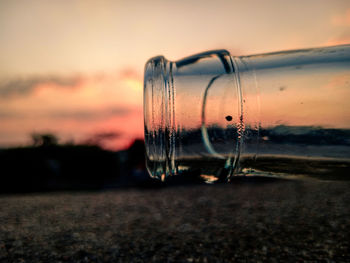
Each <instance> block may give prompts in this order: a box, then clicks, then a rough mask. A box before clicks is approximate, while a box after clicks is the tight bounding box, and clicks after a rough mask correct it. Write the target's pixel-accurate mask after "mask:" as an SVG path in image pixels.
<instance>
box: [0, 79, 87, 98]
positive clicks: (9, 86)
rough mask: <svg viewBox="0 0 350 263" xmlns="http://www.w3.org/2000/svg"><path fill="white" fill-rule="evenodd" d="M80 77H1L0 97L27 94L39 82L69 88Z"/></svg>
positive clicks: (74, 84) (75, 83)
mask: <svg viewBox="0 0 350 263" xmlns="http://www.w3.org/2000/svg"><path fill="white" fill-rule="evenodd" d="M80 79H81V78H80V77H79V76H73V77H63V76H57V75H48V76H31V77H26V78H12V79H2V80H0V97H3V98H9V97H14V96H24V95H28V94H30V93H31V92H33V91H34V90H35V89H36V88H37V87H38V86H39V85H40V84H51V85H55V86H57V87H62V88H71V87H75V86H77V84H78V83H79V81H80Z"/></svg>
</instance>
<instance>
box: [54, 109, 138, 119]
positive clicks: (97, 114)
mask: <svg viewBox="0 0 350 263" xmlns="http://www.w3.org/2000/svg"><path fill="white" fill-rule="evenodd" d="M130 111H131V110H130V109H127V108H122V107H120V108H118V107H116V108H107V109H103V110H90V109H89V110H85V109H84V110H76V111H57V112H51V113H49V114H48V116H49V117H50V118H55V119H74V120H82V121H85V120H86V121H91V120H99V119H104V118H109V117H114V116H122V115H126V114H128V113H130Z"/></svg>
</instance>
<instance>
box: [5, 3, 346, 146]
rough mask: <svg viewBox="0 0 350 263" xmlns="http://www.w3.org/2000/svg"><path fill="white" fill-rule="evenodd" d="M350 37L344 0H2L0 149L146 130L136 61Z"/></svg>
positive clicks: (116, 141)
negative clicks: (36, 138)
mask: <svg viewBox="0 0 350 263" xmlns="http://www.w3.org/2000/svg"><path fill="white" fill-rule="evenodd" d="M349 42H350V2H349V1H346V0H334V1H319V0H310V1H286V0H268V1H264V2H262V1H259V0H252V1H229V0H223V1H206V0H205V1H200V2H198V1H194V0H189V1H175V2H174V1H160V0H159V1H158V0H157V1H141V0H137V1H118V0H116V1H112V0H110V1H108V0H106V1H92V0H84V1H83V0H75V1H60V0H53V1H45V0H27V1H18V0H4V1H1V2H0V50H1V52H0V123H1V124H0V148H1V147H8V146H15V145H26V144H28V143H30V134H31V133H33V132H52V133H55V134H56V135H57V136H58V137H59V138H60V140H61V142H66V141H74V142H77V143H79V142H84V141H85V142H86V141H89V140H90V141H91V140H93V138H94V136H95V137H96V135H98V134H105V133H109V134H115V136H114V137H113V136H111V137H110V139H108V140H105V141H103V142H102V143H101V144H102V145H103V147H105V148H108V149H121V148H125V147H126V146H127V145H128V144H129V143H130V142H131V141H132V140H133V139H135V138H142V137H143V113H142V101H143V99H142V96H143V91H142V89H143V84H142V82H143V69H144V63H145V62H146V61H147V60H148V59H149V58H150V57H153V56H155V55H160V54H162V55H164V56H165V57H167V58H168V59H169V60H177V59H180V58H182V57H185V56H188V55H191V54H193V53H198V52H201V51H205V50H210V49H228V50H229V51H230V52H231V53H232V54H233V55H248V54H254V53H262V52H271V51H278V50H285V49H295V48H305V47H318V46H326V45H334V44H345V43H349Z"/></svg>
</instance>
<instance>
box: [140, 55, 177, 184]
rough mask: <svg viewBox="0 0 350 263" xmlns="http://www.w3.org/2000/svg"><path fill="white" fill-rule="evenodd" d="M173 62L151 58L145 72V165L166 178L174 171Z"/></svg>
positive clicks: (157, 174) (152, 171) (161, 57)
mask: <svg viewBox="0 0 350 263" xmlns="http://www.w3.org/2000/svg"><path fill="white" fill-rule="evenodd" d="M172 66H173V63H172V62H169V61H168V60H166V59H165V58H164V57H163V56H157V57H154V58H151V59H150V60H149V61H148V62H147V63H146V66H145V75H144V124H145V125H144V127H145V144H146V167H147V169H148V172H149V174H150V175H151V176H152V177H155V178H158V179H161V180H164V179H165V177H166V176H168V175H171V174H172V173H174V155H175V128H174V126H175V125H174V122H175V119H174V86H173V84H172V80H171V78H172Z"/></svg>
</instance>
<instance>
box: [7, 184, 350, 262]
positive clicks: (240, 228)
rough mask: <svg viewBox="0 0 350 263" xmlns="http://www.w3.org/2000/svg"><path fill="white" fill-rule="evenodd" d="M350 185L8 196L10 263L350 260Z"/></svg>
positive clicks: (205, 187)
mask: <svg viewBox="0 0 350 263" xmlns="http://www.w3.org/2000/svg"><path fill="white" fill-rule="evenodd" d="M349 187H350V182H349V181H343V182H341V181H329V182H325V181H323V182H322V181H319V180H315V179H305V180H281V179H278V180H277V179H270V180H265V181H259V182H258V181H254V180H253V181H236V182H235V183H232V184H220V185H192V186H186V187H185V186H181V187H167V188H161V189H143V190H142V189H135V188H129V189H120V190H118V191H110V190H109V191H98V192H96V191H95V192H91V191H90V192H70V193H65V192H60V193H50V194H48V193H41V194H25V195H24V194H21V195H2V196H0V207H1V210H0V261H1V262H258V261H259V262H304V261H308V262H349V261H350V255H349V251H350V221H349V218H350V208H349V203H350V192H349Z"/></svg>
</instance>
